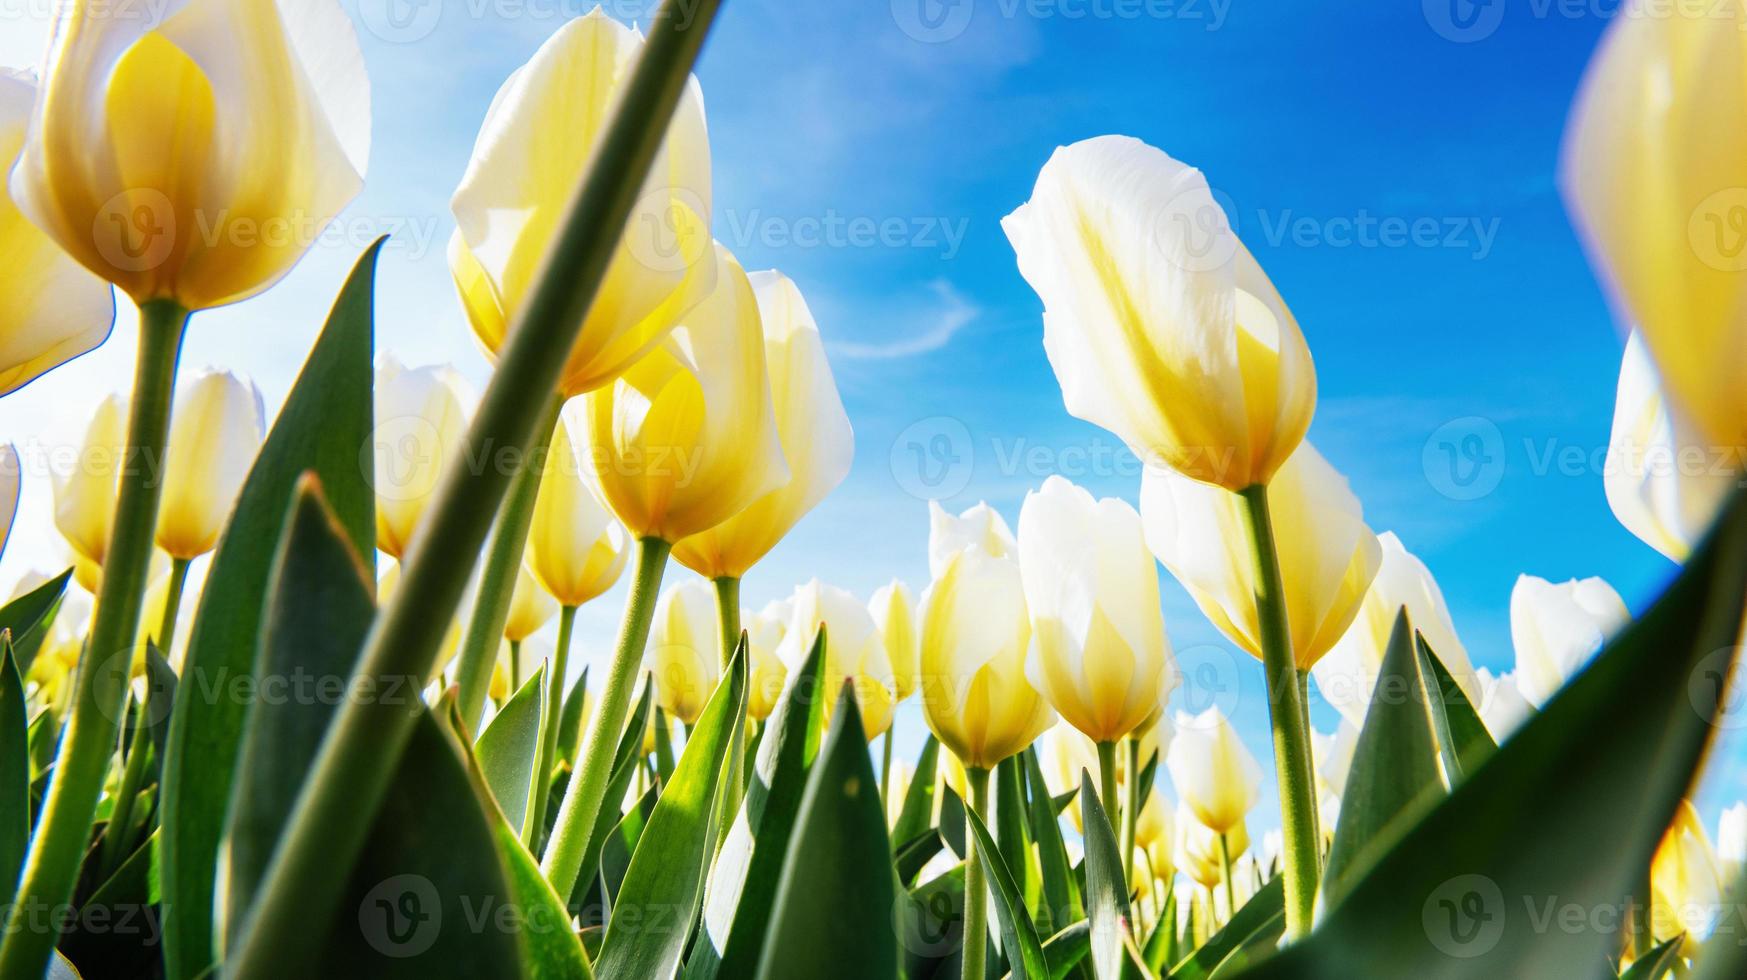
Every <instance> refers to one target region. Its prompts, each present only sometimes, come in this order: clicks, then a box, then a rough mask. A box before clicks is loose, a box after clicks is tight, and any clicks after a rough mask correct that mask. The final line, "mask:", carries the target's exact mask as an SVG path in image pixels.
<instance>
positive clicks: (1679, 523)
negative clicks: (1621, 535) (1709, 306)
mask: <svg viewBox="0 0 1747 980" xmlns="http://www.w3.org/2000/svg"><path fill="white" fill-rule="evenodd" d="M1734 462H1738V460H1737V461H1734ZM1737 479H1738V474H1736V473H1734V472H1733V470H1732V467H1730V466H1729V465H1727V464H1725V463H1719V461H1717V460H1716V459H1715V458H1714V454H1713V453H1710V452H1708V451H1707V450H1706V449H1705V446H1704V443H1703V437H1702V436H1700V435H1699V434H1698V433H1697V432H1694V431H1693V430H1692V427H1691V426H1690V425H1688V424H1687V422H1686V420H1685V419H1683V418H1681V417H1680V416H1679V415H1678V414H1677V413H1676V412H1675V411H1674V410H1673V409H1672V407H1671V406H1669V405H1668V404H1667V402H1665V401H1664V400H1663V398H1662V387H1661V382H1660V381H1659V380H1658V379H1657V377H1656V365H1655V364H1654V363H1653V362H1651V360H1650V355H1649V353H1648V352H1647V351H1646V350H1645V349H1644V337H1643V335H1642V334H1640V333H1638V332H1637V331H1633V332H1632V335H1631V337H1630V338H1628V339H1627V340H1626V357H1625V360H1624V362H1622V363H1621V365H1620V386H1619V393H1618V396H1617V400H1616V401H1615V402H1614V425H1613V432H1612V435H1611V436H1610V437H1609V439H1608V460H1607V466H1606V467H1605V468H1604V469H1603V471H1602V486H1603V487H1604V488H1605V489H1606V490H1607V502H1608V506H1609V507H1611V508H1613V512H1614V517H1616V518H1618V519H1619V522H1620V523H1621V524H1623V525H1625V528H1626V530H1628V531H1630V532H1632V533H1633V534H1635V535H1637V536H1638V538H1639V539H1640V540H1642V541H1643V542H1644V543H1645V544H1647V545H1649V546H1650V547H1652V548H1655V549H1656V550H1657V551H1660V552H1662V553H1663V554H1664V555H1666V556H1668V558H1669V559H1671V560H1673V561H1685V560H1686V556H1687V555H1688V554H1690V553H1691V552H1692V546H1693V543H1694V542H1696V541H1697V540H1698V538H1699V537H1700V535H1702V534H1704V532H1705V530H1706V529H1707V528H1709V527H1710V526H1711V521H1712V520H1713V519H1715V518H1716V516H1717V510H1718V509H1719V508H1720V507H1721V506H1722V504H1723V501H1724V500H1725V499H1727V497H1728V494H1729V492H1730V491H1731V490H1732V489H1734V487H1735V485H1736V481H1737Z"/></svg>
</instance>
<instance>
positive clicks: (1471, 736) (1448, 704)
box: [1414, 633, 1498, 782]
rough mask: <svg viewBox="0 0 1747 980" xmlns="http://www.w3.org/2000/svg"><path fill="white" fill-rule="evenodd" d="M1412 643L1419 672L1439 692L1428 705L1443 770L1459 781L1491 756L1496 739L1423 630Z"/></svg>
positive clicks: (1454, 780) (1455, 780)
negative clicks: (1415, 651) (1429, 643)
mask: <svg viewBox="0 0 1747 980" xmlns="http://www.w3.org/2000/svg"><path fill="white" fill-rule="evenodd" d="M1414 646H1415V648H1416V649H1417V650H1418V652H1419V662H1420V672H1421V673H1422V674H1424V675H1425V676H1426V677H1427V678H1428V679H1430V680H1432V681H1433V682H1434V683H1435V684H1436V686H1435V687H1434V688H1433V690H1435V691H1437V692H1438V694H1439V697H1438V699H1437V701H1436V702H1435V703H1434V704H1433V705H1432V724H1433V725H1434V727H1435V728H1436V733H1437V736H1438V750H1439V752H1440V754H1441V755H1442V757H1443V760H1444V770H1445V772H1447V773H1449V774H1450V777H1451V781H1452V782H1460V781H1461V780H1463V779H1466V778H1467V776H1468V774H1469V773H1471V772H1473V771H1474V770H1476V769H1479V768H1480V767H1481V765H1483V764H1484V763H1485V762H1486V760H1487V759H1490V758H1492V753H1494V752H1496V751H1498V743H1497V742H1495V741H1493V738H1492V734H1491V733H1490V732H1488V731H1487V730H1486V723H1485V722H1483V721H1481V720H1480V715H1479V713H1477V712H1476V711H1475V710H1474V705H1473V704H1472V703H1471V702H1470V701H1469V700H1468V695H1466V694H1464V693H1463V692H1462V688H1461V686H1459V685H1458V684H1457V683H1456V679H1455V678H1454V677H1452V676H1450V672H1449V670H1447V669H1446V668H1445V667H1444V662H1443V661H1442V660H1441V659H1439V658H1438V654H1437V651H1435V650H1433V649H1432V648H1431V647H1430V646H1428V645H1427V644H1426V638H1425V634H1423V633H1420V634H1416V635H1415V637H1414Z"/></svg>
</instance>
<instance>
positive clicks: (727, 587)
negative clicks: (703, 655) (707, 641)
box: [686, 575, 746, 844]
mask: <svg viewBox="0 0 1747 980" xmlns="http://www.w3.org/2000/svg"><path fill="white" fill-rule="evenodd" d="M713 581H714V583H715V586H716V618H717V620H718V621H719V623H720V627H721V634H722V672H723V676H724V677H726V676H727V671H728V664H729V662H730V661H732V660H733V659H734V648H735V647H737V646H739V645H740V578H739V576H737V575H723V576H720V577H718V578H716V579H714V580H713ZM686 735H687V737H688V738H689V737H690V735H691V732H690V731H689V730H688V731H687V732H686ZM745 765H746V727H745V726H744V725H742V726H741V727H740V728H738V729H735V732H734V744H732V745H730V746H729V747H728V761H727V762H726V763H725V769H724V770H723V775H724V776H725V777H726V778H724V779H723V780H722V788H721V794H722V801H721V802H722V813H723V814H724V817H723V819H722V820H721V821H720V825H721V826H720V830H721V833H719V834H718V835H717V842H718V844H719V843H720V842H721V841H723V840H726V839H727V838H728V831H729V830H732V829H733V827H734V818H735V816H736V815H737V814H738V813H739V812H740V800H741V797H742V794H743V792H744V790H745V780H744V779H742V778H741V773H742V770H743V769H744V768H745Z"/></svg>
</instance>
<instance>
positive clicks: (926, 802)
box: [892, 734, 940, 846]
mask: <svg viewBox="0 0 1747 980" xmlns="http://www.w3.org/2000/svg"><path fill="white" fill-rule="evenodd" d="M939 770H940V740H939V739H937V738H935V737H934V736H933V735H932V734H931V735H929V736H928V740H927V741H926V742H924V743H922V754H921V755H919V756H917V757H916V773H915V775H914V776H912V777H911V778H910V788H909V789H908V790H905V791H904V806H903V808H902V809H900V810H899V811H898V821H897V823H895V824H893V825H892V840H893V841H894V842H897V843H898V844H899V845H900V846H901V845H904V844H908V843H909V842H911V841H913V840H915V839H916V838H918V837H920V836H922V832H923V831H925V830H928V829H929V828H930V826H931V824H930V821H931V820H932V819H933V817H934V786H935V784H936V783H937V782H939V780H938V779H937V778H936V776H937V774H938V773H939Z"/></svg>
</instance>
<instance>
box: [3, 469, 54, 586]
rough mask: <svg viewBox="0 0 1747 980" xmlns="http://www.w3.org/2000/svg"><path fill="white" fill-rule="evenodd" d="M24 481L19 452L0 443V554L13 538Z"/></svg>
mask: <svg viewBox="0 0 1747 980" xmlns="http://www.w3.org/2000/svg"><path fill="white" fill-rule="evenodd" d="M23 479H24V472H23V470H22V469H21V468H20V467H19V465H18V450H17V449H16V448H14V447H13V445H12V443H10V442H8V443H0V553H3V552H4V551H5V550H6V541H7V539H9V538H11V537H12V522H13V520H14V519H16V518H17V517H18V491H19V488H20V487H21V486H22V483H23ZM43 581H47V579H44V580H43ZM37 584H39V585H40V584H42V583H41V582H38V583H37Z"/></svg>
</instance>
